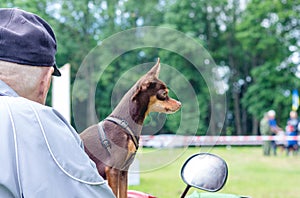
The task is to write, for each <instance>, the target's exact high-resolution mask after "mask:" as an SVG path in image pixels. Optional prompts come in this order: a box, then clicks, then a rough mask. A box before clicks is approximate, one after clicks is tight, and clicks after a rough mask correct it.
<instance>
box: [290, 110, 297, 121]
mask: <svg viewBox="0 0 300 198" xmlns="http://www.w3.org/2000/svg"><path fill="white" fill-rule="evenodd" d="M297 117H298V114H297V112H296V111H291V112H290V118H291V119H296V118H297Z"/></svg>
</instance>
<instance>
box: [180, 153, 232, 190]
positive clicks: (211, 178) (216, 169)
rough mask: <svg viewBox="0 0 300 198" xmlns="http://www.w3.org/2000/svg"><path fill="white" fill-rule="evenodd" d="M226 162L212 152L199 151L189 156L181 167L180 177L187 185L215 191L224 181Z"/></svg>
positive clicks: (226, 170)
mask: <svg viewBox="0 0 300 198" xmlns="http://www.w3.org/2000/svg"><path fill="white" fill-rule="evenodd" d="M227 175H228V168H227V164H226V162H225V161H224V160H223V159H222V158H220V157H218V156H216V155H213V154H209V153H199V154H195V155H193V156H191V157H190V158H189V159H188V160H187V161H186V162H185V163H184V165H183V167H182V169H181V178H182V180H183V181H184V182H185V183H186V184H187V185H188V188H189V187H195V188H199V189H201V190H205V191H210V192H216V191H218V190H220V189H221V188H222V187H223V186H224V184H225V183H226V180H227Z"/></svg>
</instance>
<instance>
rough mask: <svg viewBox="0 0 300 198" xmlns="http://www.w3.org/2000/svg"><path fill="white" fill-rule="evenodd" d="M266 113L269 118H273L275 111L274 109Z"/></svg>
mask: <svg viewBox="0 0 300 198" xmlns="http://www.w3.org/2000/svg"><path fill="white" fill-rule="evenodd" d="M267 114H268V117H269V119H275V117H276V112H275V111H274V110H270V111H268V113H267Z"/></svg>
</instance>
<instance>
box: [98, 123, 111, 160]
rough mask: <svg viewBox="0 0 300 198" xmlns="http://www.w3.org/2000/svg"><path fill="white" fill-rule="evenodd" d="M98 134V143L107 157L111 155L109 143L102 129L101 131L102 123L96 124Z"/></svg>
mask: <svg viewBox="0 0 300 198" xmlns="http://www.w3.org/2000/svg"><path fill="white" fill-rule="evenodd" d="M98 133H99V137H100V141H101V144H102V146H103V147H104V148H105V149H106V151H107V152H108V154H109V155H111V152H110V149H111V143H110V141H109V140H108V139H107V138H106V135H105V132H104V129H103V121H101V122H99V123H98Z"/></svg>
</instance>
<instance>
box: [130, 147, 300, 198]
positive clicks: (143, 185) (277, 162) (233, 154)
mask: <svg viewBox="0 0 300 198" xmlns="http://www.w3.org/2000/svg"><path fill="white" fill-rule="evenodd" d="M198 152H209V153H213V154H217V155H219V156H221V157H222V158H223V159H225V161H226V162H227V164H228V169H229V175H228V179H227V183H226V185H225V187H224V188H223V189H222V190H221V191H219V192H220V193H229V194H238V195H248V196H251V197H253V198H296V197H297V198H298V197H300V188H299V184H300V156H285V154H284V153H280V152H279V154H278V156H271V157H265V156H262V150H261V148H260V147H214V148H208V147H204V148H188V149H146V148H143V149H141V150H140V151H139V153H138V155H137V158H138V159H139V163H140V185H138V186H130V187H129V189H133V190H139V191H143V192H147V193H150V194H153V195H156V196H157V197H159V198H175V197H180V194H181V192H182V191H183V190H184V188H185V184H184V183H183V182H182V181H181V178H180V169H181V166H182V164H183V163H184V161H185V160H186V159H187V158H188V157H189V156H190V155H192V154H194V153H198ZM193 191H194V189H191V190H190V193H192V192H193Z"/></svg>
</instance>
